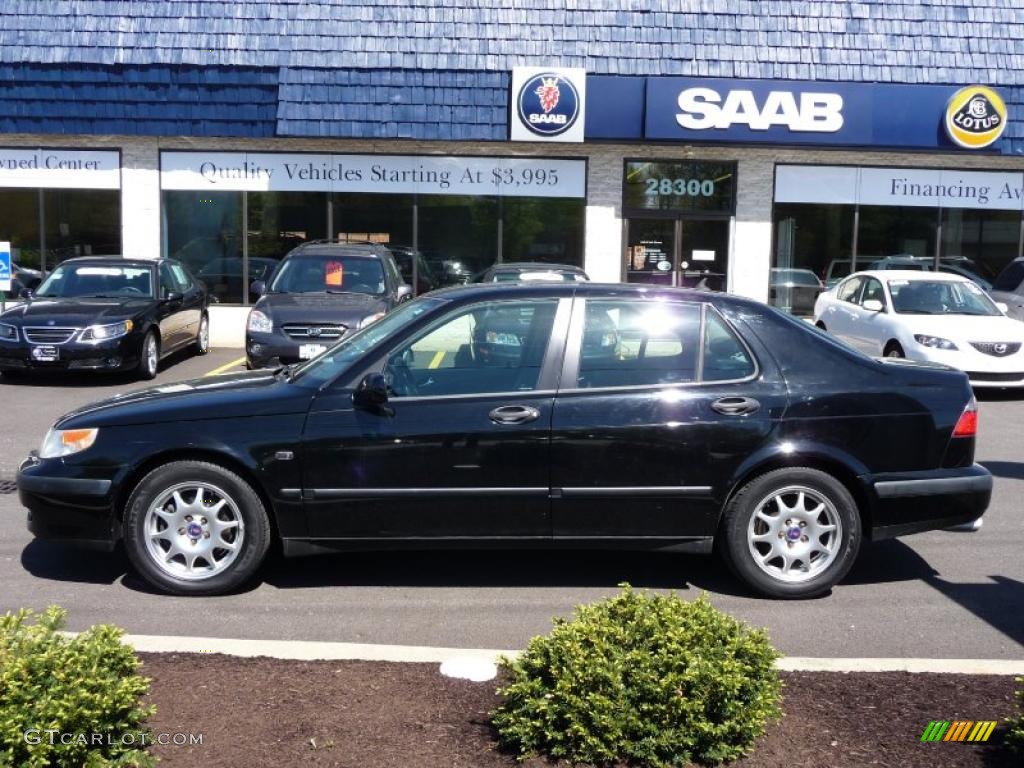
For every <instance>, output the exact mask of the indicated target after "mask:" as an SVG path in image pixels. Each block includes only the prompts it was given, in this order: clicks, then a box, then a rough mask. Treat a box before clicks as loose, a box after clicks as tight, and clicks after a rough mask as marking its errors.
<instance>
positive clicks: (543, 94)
mask: <svg viewBox="0 0 1024 768" xmlns="http://www.w3.org/2000/svg"><path fill="white" fill-rule="evenodd" d="M579 109H580V100H579V96H578V95H577V93H576V87H575V86H574V85H573V84H572V82H571V81H570V80H569V79H568V78H565V77H562V76H561V75H559V74H558V73H556V72H545V73H543V74H540V75H535V76H534V77H532V78H530V79H529V80H527V81H526V84H525V85H524V86H523V87H522V88H521V89H520V90H519V119H520V120H522V121H523V124H524V125H525V126H526V127H527V128H529V129H530V130H531V131H533V132H534V133H536V134H539V135H541V136H557V135H558V134H560V133H565V132H566V131H567V130H569V129H570V128H571V127H572V126H573V123H575V122H576V118H577V116H578V115H579Z"/></svg>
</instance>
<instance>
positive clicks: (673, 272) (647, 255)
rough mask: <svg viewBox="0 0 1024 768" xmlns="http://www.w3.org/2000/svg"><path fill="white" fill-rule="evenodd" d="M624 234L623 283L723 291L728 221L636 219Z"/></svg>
mask: <svg viewBox="0 0 1024 768" xmlns="http://www.w3.org/2000/svg"><path fill="white" fill-rule="evenodd" d="M626 231H627V235H626V253H625V260H626V282H628V283H652V284H655V285H674V286H683V287H687V288H703V289H707V290H711V291H724V290H725V289H726V288H727V286H728V264H729V220H728V219H666V218H657V219H653V218H651V219H648V218H639V217H637V218H632V219H629V220H628V221H627V224H626Z"/></svg>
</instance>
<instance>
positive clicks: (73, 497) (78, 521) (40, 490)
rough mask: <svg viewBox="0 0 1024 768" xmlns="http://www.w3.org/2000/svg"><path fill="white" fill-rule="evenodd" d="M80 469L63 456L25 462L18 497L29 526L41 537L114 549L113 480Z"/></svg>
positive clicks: (19, 472)
mask: <svg viewBox="0 0 1024 768" xmlns="http://www.w3.org/2000/svg"><path fill="white" fill-rule="evenodd" d="M72 472H76V474H72ZM77 472H80V470H71V469H70V468H68V467H66V466H65V465H64V464H63V462H61V461H60V459H49V460H44V461H39V460H38V459H29V460H26V461H25V462H24V463H23V464H22V465H21V469H19V470H18V478H17V481H18V497H19V499H20V500H21V504H22V506H24V507H25V508H26V509H27V510H28V529H29V531H30V532H31V533H32V535H34V536H35V537H36V538H37V539H46V540H48V541H60V542H72V543H75V544H77V545H79V546H87V547H94V548H99V549H113V547H114V543H115V542H116V540H117V536H118V532H117V526H116V522H115V516H114V512H113V509H114V493H113V481H112V480H110V479H107V478H101V477H81V476H80V475H79V474H77Z"/></svg>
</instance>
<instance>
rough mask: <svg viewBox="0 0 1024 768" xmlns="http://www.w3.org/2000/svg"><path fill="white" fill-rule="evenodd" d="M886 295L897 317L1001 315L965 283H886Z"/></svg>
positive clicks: (959, 281) (983, 297) (980, 292)
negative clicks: (890, 300) (889, 298)
mask: <svg viewBox="0 0 1024 768" xmlns="http://www.w3.org/2000/svg"><path fill="white" fill-rule="evenodd" d="M889 293H890V294H892V306H893V309H895V310H896V312H897V313H898V314H901V315H985V316H996V315H1000V314H1002V313H1001V312H1000V311H999V310H998V309H997V308H996V305H995V304H993V303H992V300H991V299H989V297H988V296H986V295H985V292H984V291H982V290H981V288H979V287H978V286H977V285H975V284H974V283H972V282H968V281H966V280H956V281H953V280H943V281H939V280H890V281H889Z"/></svg>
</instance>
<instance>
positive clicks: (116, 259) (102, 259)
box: [54, 256, 173, 269]
mask: <svg viewBox="0 0 1024 768" xmlns="http://www.w3.org/2000/svg"><path fill="white" fill-rule="evenodd" d="M163 261H173V259H165V258H163V257H160V258H158V259H123V258H121V257H120V256H75V257H74V258H72V259H65V260H64V261H62V262H61V263H60V264H55V265H54V269H56V268H57V267H63V266H64V265H65V264H113V265H117V266H129V267H152V266H156V265H157V264H159V263H160V262H163Z"/></svg>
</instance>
